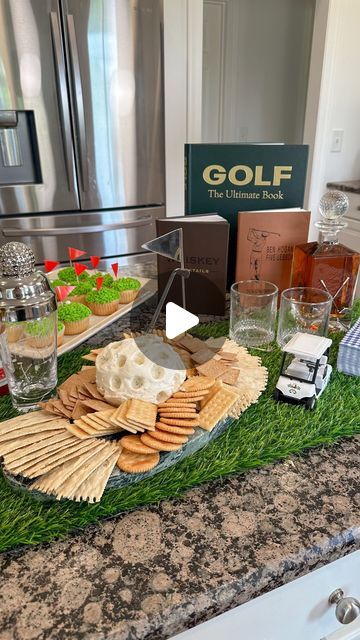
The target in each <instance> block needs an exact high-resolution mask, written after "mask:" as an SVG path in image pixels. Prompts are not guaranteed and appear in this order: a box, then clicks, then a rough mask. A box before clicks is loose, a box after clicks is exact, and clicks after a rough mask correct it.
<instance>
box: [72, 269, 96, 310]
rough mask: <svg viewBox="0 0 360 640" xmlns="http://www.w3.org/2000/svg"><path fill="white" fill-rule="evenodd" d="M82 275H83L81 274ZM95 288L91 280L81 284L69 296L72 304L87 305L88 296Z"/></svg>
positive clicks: (88, 279)
mask: <svg viewBox="0 0 360 640" xmlns="http://www.w3.org/2000/svg"><path fill="white" fill-rule="evenodd" d="M81 275H82V274H81ZM92 288H93V286H92V284H91V282H90V278H87V279H85V280H83V281H82V282H79V284H77V285H76V287H75V289H73V290H72V291H70V293H69V295H68V299H69V300H70V302H81V304H85V298H86V294H87V293H89V292H90V291H91V290H92Z"/></svg>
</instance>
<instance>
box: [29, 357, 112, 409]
mask: <svg viewBox="0 0 360 640" xmlns="http://www.w3.org/2000/svg"><path fill="white" fill-rule="evenodd" d="M95 374H96V370H95V367H93V366H85V367H83V368H82V369H81V371H79V372H78V373H74V375H72V376H70V378H68V379H67V380H65V382H63V383H62V384H61V385H60V386H59V387H58V396H59V397H58V399H56V400H49V401H48V402H41V403H40V406H41V407H42V408H43V409H46V411H48V412H49V413H53V414H54V415H57V416H63V417H65V418H70V419H72V420H78V419H80V418H82V417H83V416H85V415H87V414H88V413H91V412H95V411H106V410H109V409H112V408H113V407H112V405H111V404H109V403H108V402H105V401H104V398H103V397H102V395H101V394H100V393H99V391H98V389H97V386H96V384H95Z"/></svg>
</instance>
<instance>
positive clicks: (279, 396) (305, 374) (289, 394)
mask: <svg viewBox="0 0 360 640" xmlns="http://www.w3.org/2000/svg"><path fill="white" fill-rule="evenodd" d="M331 344H332V340H330V338H324V337H322V336H315V335H312V334H310V333H295V335H294V336H293V337H292V338H291V339H290V340H289V342H288V343H287V344H286V345H285V347H284V348H283V357H282V361H281V370H280V377H279V380H278V381H277V384H276V388H275V392H274V398H275V400H279V401H281V402H289V403H290V404H303V405H305V407H306V408H307V409H313V408H314V406H315V403H316V400H317V398H318V397H319V396H320V395H321V394H322V392H323V391H324V389H325V387H326V385H327V383H328V382H329V379H330V376H331V372H332V366H331V365H330V364H328V355H329V349H330V346H331Z"/></svg>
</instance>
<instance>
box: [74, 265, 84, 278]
mask: <svg viewBox="0 0 360 640" xmlns="http://www.w3.org/2000/svg"><path fill="white" fill-rule="evenodd" d="M74 269H75V273H76V275H77V276H79V275H80V274H81V273H82V272H83V271H86V265H85V264H81V263H80V262H74Z"/></svg>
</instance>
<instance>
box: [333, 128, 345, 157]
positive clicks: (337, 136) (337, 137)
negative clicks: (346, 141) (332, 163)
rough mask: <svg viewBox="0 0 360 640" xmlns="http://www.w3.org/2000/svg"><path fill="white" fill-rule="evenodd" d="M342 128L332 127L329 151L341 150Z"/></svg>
mask: <svg viewBox="0 0 360 640" xmlns="http://www.w3.org/2000/svg"><path fill="white" fill-rule="evenodd" d="M343 137H344V129H333V130H332V134H331V151H334V152H336V151H341V149H342V143H343Z"/></svg>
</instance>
